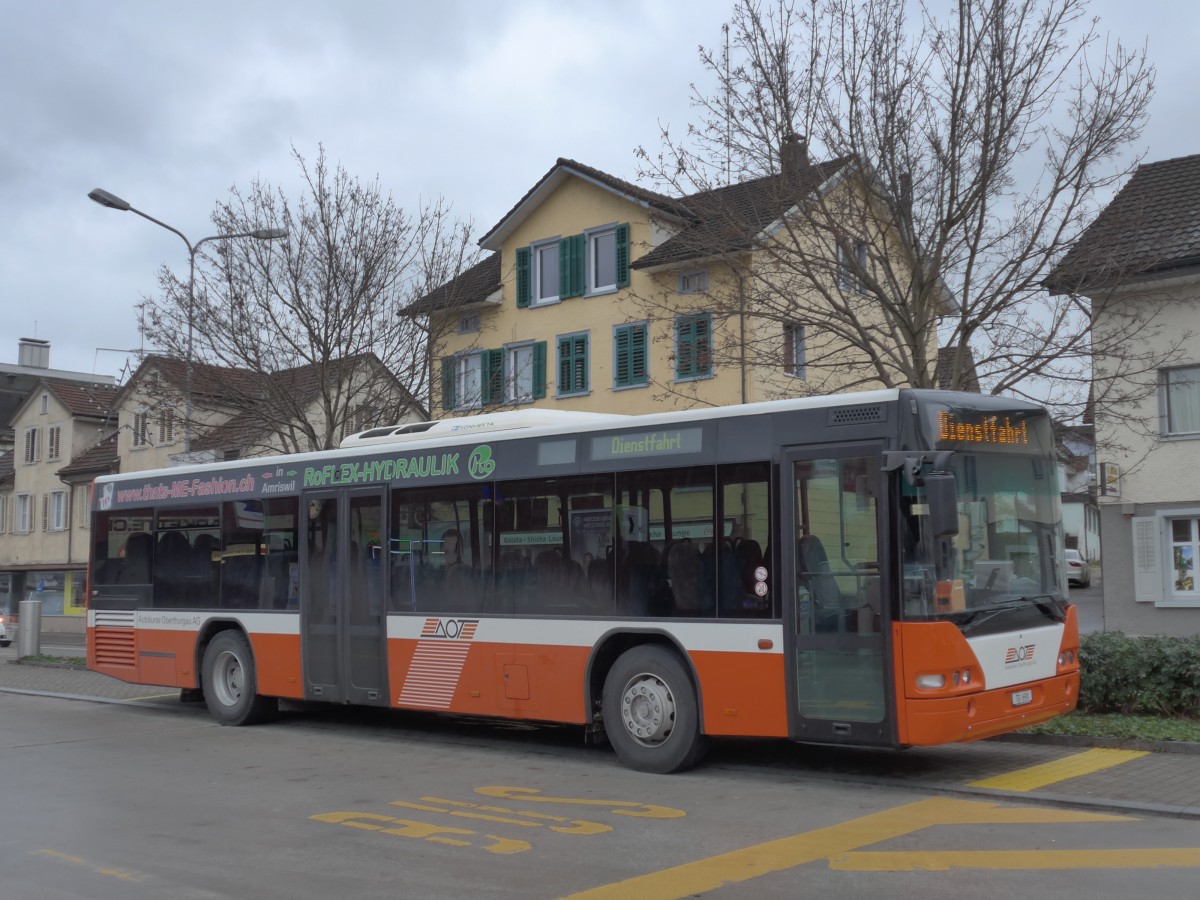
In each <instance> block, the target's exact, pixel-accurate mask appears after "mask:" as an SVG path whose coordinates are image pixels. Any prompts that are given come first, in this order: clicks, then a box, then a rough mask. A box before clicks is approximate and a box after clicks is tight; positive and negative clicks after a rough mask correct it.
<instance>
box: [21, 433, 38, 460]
mask: <svg viewBox="0 0 1200 900" xmlns="http://www.w3.org/2000/svg"><path fill="white" fill-rule="evenodd" d="M24 444H25V456H24V459H25V464H26V465H32V464H33V463H35V462H37V461H38V459H39V456H38V450H39V448H38V430H37V429H36V428H26V429H25V435H24Z"/></svg>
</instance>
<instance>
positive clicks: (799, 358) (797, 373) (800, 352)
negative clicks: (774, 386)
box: [783, 322, 808, 378]
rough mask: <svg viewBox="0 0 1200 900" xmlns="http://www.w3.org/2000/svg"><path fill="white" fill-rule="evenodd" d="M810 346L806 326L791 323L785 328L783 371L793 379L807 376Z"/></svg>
mask: <svg viewBox="0 0 1200 900" xmlns="http://www.w3.org/2000/svg"><path fill="white" fill-rule="evenodd" d="M807 363H808V345H807V343H806V339H805V335H804V326H803V325H797V324H796V323H794V322H791V323H789V324H787V325H784V326H783V371H784V372H786V373H787V374H788V375H791V376H792V377H793V378H804V377H805V376H806V374H807V373H806V371H805V366H806V365H807Z"/></svg>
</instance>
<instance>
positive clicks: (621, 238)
mask: <svg viewBox="0 0 1200 900" xmlns="http://www.w3.org/2000/svg"><path fill="white" fill-rule="evenodd" d="M516 267H517V306H518V307H520V308H522V309H525V308H528V307H531V306H542V305H546V304H551V303H557V302H558V301H560V300H567V299H569V298H571V297H583V296H591V295H593V294H608V293H611V292H613V291H615V290H619V289H620V288H623V287H627V286H628V285H629V226H628V225H626V224H621V225H603V226H601V227H599V228H594V229H591V230H589V231H586V232H584V233H583V234H572V235H569V236H568V237H564V238H555V239H553V240H548V241H535V242H534V243H532V244H530V245H529V246H528V247H518V248H517V254H516Z"/></svg>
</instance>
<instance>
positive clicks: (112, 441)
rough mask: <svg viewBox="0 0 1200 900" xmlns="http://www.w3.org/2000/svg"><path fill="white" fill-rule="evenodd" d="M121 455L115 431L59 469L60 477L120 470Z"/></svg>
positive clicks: (103, 473) (102, 473)
mask: <svg viewBox="0 0 1200 900" xmlns="http://www.w3.org/2000/svg"><path fill="white" fill-rule="evenodd" d="M120 462H121V458H120V455H119V454H118V453H117V432H115V431H114V432H113V433H112V434H110V435H109V436H108V437H106V438H104V439H103V440H102V441H100V443H98V444H94V445H93V446H91V447H89V448H88V449H87V450H84V451H83V452H82V453H80V454H79V455H78V456H76V457H75V458H74V459H72V460H71V462H70V463H68V464H67V465H65V466H63V467H62V468H61V469H59V470H58V473H57V474H58V477H59V478H64V477H69V476H72V475H107V474H109V473H110V472H116V471H119V470H120Z"/></svg>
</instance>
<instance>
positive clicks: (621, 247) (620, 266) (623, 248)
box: [617, 225, 629, 288]
mask: <svg viewBox="0 0 1200 900" xmlns="http://www.w3.org/2000/svg"><path fill="white" fill-rule="evenodd" d="M617 287H619V288H623V287H629V226H628V225H618V226H617Z"/></svg>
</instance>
